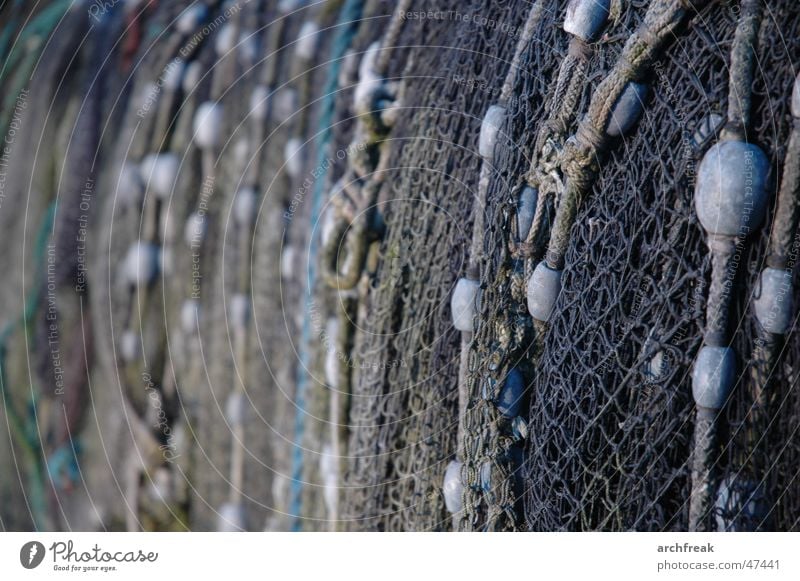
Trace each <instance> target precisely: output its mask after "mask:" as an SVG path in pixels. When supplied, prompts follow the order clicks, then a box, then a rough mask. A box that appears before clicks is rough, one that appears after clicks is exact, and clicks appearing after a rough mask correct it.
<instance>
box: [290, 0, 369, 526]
mask: <svg viewBox="0 0 800 581" xmlns="http://www.w3.org/2000/svg"><path fill="white" fill-rule="evenodd" d="M362 9H363V0H347V3H346V4H345V5H344V7H343V8H342V12H341V14H340V16H339V21H338V22H337V24H336V26H337V28H338V27H342V28H341V29H340V30H339V32H338V34H337V36H336V38H335V39H334V42H333V49H332V51H331V57H330V62H331V65H330V69H329V71H328V79H327V81H326V83H325V88H324V92H323V94H324V98H323V100H322V103H321V107H322V111H321V114H320V120H319V126H320V128H321V130H320V132H319V134H318V136H317V161H318V167H324V162H325V159H326V156H327V149H328V144H329V142H330V140H331V134H332V129H333V128H332V123H333V114H334V110H335V99H336V91H337V88H338V85H339V69H340V68H341V65H342V59H343V58H344V55H345V52H346V51H347V49H348V48H349V47H350V43H351V42H352V40H353V37H354V36H355V33H356V30H357V29H358V26H359V19H360V18H361V12H362ZM324 186H325V180H324V176H320V177H319V178H317V181H316V182H315V184H314V189H313V191H312V194H311V218H310V223H311V224H312V225H314V224H317V223H318V222H319V218H320V215H321V212H322V206H323V188H324ZM317 245H318V241H317V237H316V236H312V237H311V240H310V242H309V251H308V256H309V261H308V275H307V280H306V289H307V291H308V299H309V301H310V300H311V299H312V295H313V292H314V287H315V285H316V264H315V262H314V259H315V257H316V255H317ZM311 327H312V321H311V316H310V314H309V312H308V309H305V310H304V316H303V327H302V335H301V340H300V341H301V342H300V350H299V351H300V362H299V365H298V367H297V393H296V395H295V406H296V413H295V437H294V448H293V449H292V484H291V489H290V496H289V515H290V519H291V523H290V526H291V530H293V531H300V530H302V522H301V513H302V509H303V506H302V493H303V484H304V483H303V464H304V461H303V460H304V459H303V447H302V442H303V435H304V431H305V419H306V418H305V416H306V390H307V389H308V380H309V378H308V370H309V366H310V365H311V334H312V328H311Z"/></svg>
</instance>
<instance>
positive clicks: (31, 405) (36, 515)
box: [0, 202, 56, 530]
mask: <svg viewBox="0 0 800 581" xmlns="http://www.w3.org/2000/svg"><path fill="white" fill-rule="evenodd" d="M55 213H56V203H55V202H53V203H52V204H50V206H49V207H48V209H47V211H46V212H45V215H44V218H43V220H42V225H41V226H40V227H39V232H38V233H37V235H36V244H35V245H34V264H37V265H41V264H44V262H45V252H46V249H47V240H48V238H49V236H50V232H51V231H52V229H53V220H54V218H55ZM43 271H44V269H42V268H39V269H38V270H37V272H39V273H40V275H39V277H36V280H35V281H34V284H33V288H32V289H31V291H30V293H29V294H28V297H27V300H26V305H25V310H24V311H23V313H22V316H21V317H19V318H18V319H16V320H13V321H10V322H9V323H6V325H5V327H4V328H3V330H2V332H0V392H2V396H3V404H4V407H5V410H6V416H7V417H8V418H9V419H10V421H11V424H12V426H13V428H14V431H15V432H16V434H17V437H18V441H19V443H20V444H21V445H22V450H23V452H24V453H25V457H26V459H27V461H28V464H29V469H30V490H29V496H30V503H31V512H32V516H33V521H34V526H35V527H36V530H42V529H43V525H44V523H45V521H46V511H47V503H46V502H45V492H44V474H43V470H42V462H41V460H42V456H43V454H42V446H41V441H40V439H39V438H38V432H37V429H36V416H35V413H34V411H35V409H36V396H35V395H34V391H33V386H31V390H30V392H31V397H30V400H29V402H28V413H27V414H25V416H26V418H25V419H23V417H22V416H21V415H20V414H19V413H17V411H16V409H14V402H13V401H12V400H11V393H10V392H9V390H8V389H6V385H7V382H6V356H7V355H8V341H9V339H10V338H11V336H12V335H13V333H14V332H15V330H16V329H17V327H18V326H22V328H23V329H25V331H26V335H27V330H28V329H29V327H30V324H31V321H32V320H33V316H34V314H35V313H36V308H37V305H38V303H39V298H40V297H39V290H40V289H41V288H42V285H41V282H42V278H41V277H42V276H43V274H42V273H43Z"/></svg>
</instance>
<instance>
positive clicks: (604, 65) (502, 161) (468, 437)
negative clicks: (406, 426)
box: [459, 2, 644, 530]
mask: <svg viewBox="0 0 800 581" xmlns="http://www.w3.org/2000/svg"><path fill="white" fill-rule="evenodd" d="M643 5H644V3H641V2H635V3H631V5H630V6H629V8H628V10H626V11H624V12H623V13H622V14H621V15H620V19H619V20H618V21H617V22H616V23H615V25H613V26H612V28H611V29H610V30H609V32H608V34H607V35H606V36H604V37H603V39H602V41H601V42H600V43H598V44H597V46H596V47H595V48H594V51H593V53H592V54H591V56H590V57H589V64H588V67H587V70H588V73H587V75H586V78H585V79H584V80H583V88H582V90H581V91H580V95H579V97H578V101H577V103H578V104H577V107H576V111H575V114H574V115H572V117H571V120H570V122H569V123H570V125H569V126H568V127H565V128H564V129H565V137H566V136H567V135H569V133H571V132H572V131H574V130H575V123H576V122H577V120H578V119H579V116H580V115H579V112H580V111H583V110H585V109H586V107H587V105H588V99H589V98H590V96H591V92H592V90H593V88H594V86H596V84H597V83H598V82H599V81H600V80H601V79H602V78H603V75H604V73H605V71H607V70H608V68H610V66H611V65H612V64H613V62H614V61H615V59H616V55H617V54H618V51H619V48H620V47H621V40H622V39H624V38H625V37H626V36H627V34H628V31H630V30H631V29H632V28H633V27H635V25H636V23H637V22H638V18H639V17H640V13H641V10H642V6H643ZM563 18H564V6H563V5H560V4H559V3H558V2H545V3H544V4H543V6H542V13H541V17H540V20H539V21H538V23H537V25H536V27H535V29H534V33H533V39H534V40H533V41H532V42H531V45H530V47H528V49H527V50H525V51H524V52H523V54H522V60H521V63H520V67H519V72H518V74H517V78H516V79H515V82H514V90H513V96H512V97H511V98H510V99H509V102H508V112H509V114H508V117H507V122H506V125H505V127H504V129H503V131H504V133H505V134H506V135H507V136H508V142H507V143H504V144H503V146H502V147H498V149H497V152H496V154H495V155H496V157H495V164H494V168H493V169H494V175H493V177H492V182H491V184H490V188H489V194H488V199H487V204H486V225H487V227H486V232H485V233H484V248H485V256H486V258H485V260H484V263H483V264H482V266H481V299H480V311H479V320H478V322H477V329H476V334H475V338H474V340H473V342H472V345H471V346H470V355H469V369H468V404H467V411H466V419H465V436H464V439H465V442H464V450H465V460H464V464H465V467H464V472H463V477H464V480H465V496H464V498H465V506H464V512H463V514H462V515H461V520H460V524H459V528H461V529H464V530H520V529H524V528H525V522H524V514H523V506H522V502H521V499H522V496H523V489H524V488H527V486H528V483H526V482H525V480H524V478H523V469H522V457H523V447H524V439H525V434H524V428H523V429H522V430H520V429H519V427H515V426H514V425H513V424H512V423H511V422H509V421H508V420H506V419H503V418H502V416H501V414H500V413H499V412H498V410H497V408H496V406H495V401H496V398H497V396H498V390H499V388H500V386H502V385H503V384H504V382H506V381H507V380H508V378H509V374H510V373H517V372H519V373H520V374H521V375H522V376H523V377H524V382H525V384H526V386H528V387H527V388H526V390H525V395H524V398H523V402H524V403H523V404H522V407H523V409H525V408H526V407H527V405H528V404H527V402H528V401H529V399H528V398H529V394H530V393H531V391H532V390H531V388H530V383H531V381H532V379H533V377H535V376H536V374H537V371H536V369H535V361H536V354H535V352H536V348H535V332H534V329H533V326H532V324H531V320H530V317H529V315H528V312H527V306H526V303H525V280H526V276H527V274H528V272H526V270H525V267H524V265H523V261H522V255H521V254H520V253H515V252H512V248H513V244H512V240H513V237H514V233H513V232H512V230H513V228H512V216H513V215H514V212H515V207H516V203H517V198H518V197H519V195H520V191H521V189H522V187H523V186H524V178H525V176H526V174H527V173H528V170H529V168H530V165H531V157H532V155H533V154H532V148H533V146H534V142H535V140H536V134H537V132H538V131H539V128H540V127H541V126H542V124H543V123H545V120H546V119H547V117H548V115H549V113H548V112H549V111H550V110H551V108H552V107H554V106H555V104H554V103H552V100H553V95H554V94H555V92H556V90H557V82H556V79H557V77H558V71H559V67H560V65H561V62H562V60H563V58H564V56H565V54H566V52H567V43H568V41H569V37H568V35H567V34H565V33H564V32H563V31H562V30H561V24H562V22H563ZM549 215H550V216H551V215H552V206H551V209H550V212H549ZM546 219H547V218H546ZM526 415H527V413H526V412H525V413H523V414H522V417H523V418H524V416H526ZM531 433H533V432H531Z"/></svg>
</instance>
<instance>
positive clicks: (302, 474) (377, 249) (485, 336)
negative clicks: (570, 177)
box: [0, 0, 800, 531]
mask: <svg viewBox="0 0 800 581" xmlns="http://www.w3.org/2000/svg"><path fill="white" fill-rule="evenodd" d="M745 3H746V2H745ZM581 4H582V3H581V2H572V3H570V2H566V1H563V0H536V1H533V2H529V1H523V2H520V1H503V2H489V1H466V2H465V1H456V0H452V1H446V2H441V3H439V4H438V5H437V6H436V7H435V8H432V7H430V6H428V5H427V4H425V3H419V2H414V1H409V0H397V1H391V0H324V1H320V2H303V1H300V0H281V1H279V2H278V1H266V0H250V1H249V2H244V1H242V0H240V1H239V2H234V1H227V2H223V1H212V0H204V1H199V0H197V1H195V2H189V1H186V2H183V1H181V2H163V1H158V0H149V1H148V0H140V1H130V0H128V1H118V2H99V1H94V2H89V1H82V2H81V1H77V0H51V1H49V2H46V3H37V4H35V5H31V3H29V2H22V1H14V0H9V1H7V2H5V3H3V4H2V5H1V6H0V63H2V67H1V68H0V83H2V86H3V88H4V91H3V97H2V102H0V127H1V128H2V131H3V135H4V143H3V145H2V149H0V172H1V173H0V187H1V188H2V189H0V237H2V241H3V247H4V249H5V251H4V252H2V253H0V268H1V269H2V272H3V273H4V277H3V281H2V283H0V382H1V384H0V388H2V396H3V397H2V411H3V418H4V421H3V422H2V423H3V424H4V426H3V428H2V429H0V468H2V469H1V470H0V528H2V529H3V530H34V529H37V530H66V529H69V530H125V529H128V530H139V529H144V530H238V529H245V530H303V531H317V530H322V531H327V530H367V531H388V530H400V531H429V530H436V531H441V530H444V531H450V530H534V531H556V530H688V529H689V528H692V527H695V525H694V524H691V523H690V516H689V506H690V497H691V496H692V477H691V472H692V457H693V454H695V450H694V448H695V445H694V441H695V440H694V434H695V427H696V426H695V424H696V410H695V408H696V406H695V402H694V400H693V397H692V369H693V366H694V363H695V360H696V358H697V354H698V351H699V349H700V348H701V346H702V345H703V334H704V329H705V328H706V322H705V319H706V303H707V300H708V295H709V285H710V277H711V267H712V263H711V254H710V251H709V247H708V244H707V238H706V234H705V232H704V230H703V228H702V226H701V225H700V223H699V221H698V218H697V215H696V214H695V204H694V196H695V183H696V175H697V171H698V169H697V168H698V165H699V163H700V160H701V159H702V158H703V155H704V154H705V153H706V152H707V151H708V149H709V147H711V146H712V145H713V144H714V143H716V142H717V140H718V139H719V137H720V132H721V129H722V126H723V124H724V118H725V116H726V107H727V106H728V98H729V94H730V87H729V84H730V81H729V76H730V64H731V50H732V46H733V44H734V36H735V33H736V29H737V26H738V25H739V24H740V19H741V15H742V8H743V6H742V5H740V3H739V2H738V1H736V0H730V1H717V2H699V1H698V2H689V1H687V2H685V3H680V2H677V1H670V0H652V1H645V0H631V1H625V0H622V1H617V0H611V1H609V2H603V1H600V2H599V3H598V4H599V5H603V6H606V11H607V13H608V18H607V23H606V24H605V26H604V28H603V32H602V34H600V35H598V37H597V38H595V39H592V41H591V42H588V43H584V44H582V45H581V47H580V50H579V51H578V52H576V49H575V48H574V43H572V42H571V36H570V34H568V33H567V32H565V30H564V26H563V24H564V21H565V18H567V17H568V14H569V13H570V11H572V10H575V9H576V8H575V7H576V6H579V5H581ZM583 4H585V3H583ZM743 4H744V3H743ZM758 4H761V3H758ZM672 6H680V7H681V9H680V11H682V12H681V14H682V16H681V20H680V23H679V25H678V26H677V28H676V29H675V31H674V32H673V33H670V34H669V38H668V39H667V41H666V42H665V43H664V46H663V48H662V49H661V50H659V51H658V52H657V53H656V56H655V59H654V62H653V63H652V66H650V67H648V68H647V70H646V71H645V72H644V73H643V74H642V75H641V78H637V79H636V80H637V82H639V83H642V84H644V85H647V87H648V91H647V92H646V94H645V96H644V98H643V100H642V105H643V107H642V112H641V115H640V118H638V120H637V122H636V124H635V125H634V126H633V127H632V128H630V129H629V130H627V131H625V132H624V133H623V135H622V136H619V137H616V138H615V139H613V140H611V141H610V142H608V143H607V144H606V145H607V147H606V149H605V150H604V151H603V152H602V155H601V156H598V171H597V172H596V175H595V177H594V179H593V180H592V182H591V183H590V184H589V188H588V192H587V195H586V196H585V199H584V200H583V203H582V204H580V206H579V207H578V209H577V214H576V218H575V222H574V224H573V225H572V226H571V228H570V229H569V231H568V234H569V244H568V247H567V251H566V254H565V257H564V267H563V275H562V283H561V292H560V293H559V295H558V299H557V301H556V304H555V307H554V309H553V312H552V315H551V316H550V319H549V321H548V322H547V323H546V324H542V323H540V322H538V321H537V322H534V320H533V319H532V318H531V317H530V315H529V313H528V306H527V304H526V291H525V285H526V281H527V279H528V277H529V276H530V271H531V269H532V267H533V266H535V262H533V263H532V262H531V261H532V260H533V259H541V258H542V256H541V253H542V251H543V248H544V247H545V246H546V239H537V240H534V241H533V245H532V246H526V245H524V244H520V243H519V240H517V236H518V229H519V221H520V217H519V210H518V207H519V205H520V202H519V200H520V196H521V192H522V191H523V189H524V188H525V186H526V183H527V180H529V179H530V176H531V171H532V170H531V167H532V165H533V166H536V164H537V163H539V162H540V161H541V157H540V156H541V151H539V148H540V147H541V139H542V135H545V136H548V135H549V136H550V138H551V140H550V141H548V142H547V144H548V145H553V147H554V149H553V150H555V151H561V150H562V148H564V147H565V143H567V142H568V140H569V139H570V138H571V137H573V136H574V134H575V133H576V132H577V131H578V128H579V124H580V123H581V121H582V120H583V119H585V118H586V116H587V115H588V113H589V111H590V105H591V104H592V98H593V96H594V95H596V94H597V91H598V87H599V86H600V85H601V83H602V82H603V81H604V79H606V78H607V77H608V76H609V74H610V72H611V71H612V70H613V69H614V68H615V66H618V63H619V62H620V61H621V56H622V55H623V52H624V47H625V45H626V42H628V41H629V39H630V38H631V36H632V35H633V34H634V32H635V31H637V30H639V29H641V27H642V26H643V23H646V22H647V16H646V14H647V13H648V10H662V9H663V10H667V9H668V8H670V7H672ZM760 8H761V18H760V20H759V22H758V29H757V34H756V36H755V40H754V41H753V42H752V43H751V45H752V46H751V48H752V52H753V55H754V62H755V67H754V74H753V82H752V87H751V89H752V107H751V113H750V114H751V122H750V127H749V129H748V132H747V141H748V142H750V143H754V144H757V145H758V146H759V147H760V148H761V149H762V150H763V151H764V152H765V153H766V155H767V158H768V160H769V165H770V169H769V176H770V180H769V185H768V187H767V191H768V193H769V205H768V207H767V211H766V219H765V220H764V222H763V223H762V224H760V225H759V226H758V228H757V229H756V230H755V231H754V232H753V233H752V234H751V235H750V236H749V237H748V239H747V244H746V245H744V246H743V251H742V254H741V257H740V259H739V263H738V269H737V270H736V273H735V282H734V284H733V286H732V291H731V292H732V299H731V300H732V304H731V307H730V313H729V328H730V329H731V333H730V336H731V341H730V344H731V346H732V347H733V348H734V350H735V352H736V354H737V359H738V366H737V381H736V386H735V388H734V390H733V392H732V395H731V397H730V398H728V400H727V402H726V404H725V406H724V407H723V408H722V409H721V410H720V411H719V413H718V417H717V419H716V421H717V424H718V438H717V445H716V448H715V450H714V453H713V454H712V458H711V463H712V465H713V471H712V472H711V474H712V480H713V481H712V482H709V483H708V486H710V487H711V488H713V491H714V492H713V494H712V496H713V502H712V506H711V507H710V510H709V511H708V513H707V514H704V515H702V526H701V527H700V528H706V529H709V530H781V531H783V530H796V529H797V528H798V526H800V481H798V475H799V474H798V471H799V470H800V468H799V466H800V457H798V455H799V454H800V435H798V428H799V427H800V399H798V389H797V387H798V386H797V382H798V380H800V377H799V375H800V371H799V370H800V339H798V334H797V332H796V331H795V325H794V322H795V320H796V316H795V313H794V312H792V313H791V314H792V324H791V325H790V328H789V331H788V332H787V333H786V334H785V335H784V336H782V337H777V336H767V338H768V339H769V340H770V342H771V344H773V345H774V350H773V351H771V352H770V353H771V355H770V356H769V357H766V358H764V357H762V356H761V355H760V354H759V353H760V352H758V351H757V349H758V345H759V343H758V342H759V340H762V339H763V338H764V337H765V335H764V332H763V329H761V328H760V326H759V325H760V323H759V322H758V320H757V318H756V316H755V314H754V299H755V298H757V297H758V296H759V292H760V285H759V275H760V273H761V271H762V268H764V266H765V260H766V257H767V255H768V253H769V248H768V246H769V239H770V232H771V231H772V226H773V222H774V221H775V220H776V215H777V199H778V194H779V191H782V190H781V188H782V184H783V183H784V182H786V183H787V184H788V185H786V186H783V190H785V191H787V192H788V195H789V197H790V198H791V199H796V198H797V196H798V195H799V194H800V192H798V191H797V183H794V182H796V179H795V178H796V175H795V174H794V173H793V172H794V171H795V170H796V167H797V163H798V162H797V157H798V155H799V153H798V151H797V146H796V145H793V144H792V140H791V134H792V131H793V129H794V127H795V125H798V121H797V120H796V119H795V118H794V117H793V115H792V111H791V102H792V90H793V86H794V83H795V77H796V75H797V71H796V70H795V63H796V62H798V59H800V9H799V8H798V6H797V4H796V2H795V1H794V0H776V1H773V2H764V3H763V5H761V6H760ZM684 11H685V14H683V12H684ZM569 59H574V60H572V61H569ZM565 61H567V62H568V63H571V64H568V66H575V67H577V69H576V70H577V72H576V73H574V75H570V73H569V71H570V70H572V69H567V73H566V74H561V75H560V70H561V69H562V66H564V63H565ZM574 63H578V64H574ZM573 76H574V81H573V82H572V83H571V84H570V87H571V92H570V93H569V95H568V96H569V99H566V98H565V94H564V93H563V84H562V83H563V81H564V80H565V79H570V78H572V77H573ZM798 98H800V97H798ZM500 102H502V104H503V106H504V107H505V115H504V117H503V120H502V122H501V124H500V127H499V132H498V135H497V139H496V144H494V145H493V147H494V149H493V152H492V155H491V156H487V155H485V154H484V152H482V151H480V149H481V147H480V145H479V143H480V141H481V139H483V136H482V122H483V119H484V116H485V115H486V113H487V110H489V108H490V106H492V105H496V104H497V103H500ZM563 103H567V105H566V106H565V109H566V110H565V111H563V112H562V113H563V114H562V116H561V117H559V118H558V120H557V122H556V120H554V119H555V117H554V113H553V112H554V111H555V110H556V109H558V107H560V106H561V105H562V104H563ZM483 124H485V123H483ZM548 131H551V133H548ZM553 150H550V151H553ZM793 176H794V177H793ZM558 179H560V178H558ZM793 180H794V182H793ZM539 195H540V196H541V197H543V198H544V197H545V195H546V192H545V188H544V187H542V188H540V192H539ZM549 195H550V197H549V198H546V199H545V201H544V202H543V203H542V215H541V216H540V218H541V219H542V223H543V224H545V226H544V227H543V229H542V230H541V231H542V232H545V233H546V232H547V231H548V229H549V227H550V225H551V224H552V222H553V220H554V217H555V213H556V209H557V206H558V204H559V203H560V202H561V201H562V194H561V193H559V191H555V192H550V194H549ZM789 214H791V216H789V218H788V222H789V223H790V224H791V225H793V226H792V228H794V227H796V216H795V214H796V212H794V211H793V210H792V211H790V212H789ZM476 220H477V226H476V225H475V223H476ZM784 222H786V220H784ZM795 234H796V233H795V232H794V230H793V229H790V231H788V234H786V233H784V235H785V236H788V242H787V244H788V246H787V250H788V252H789V255H790V256H789V257H790V264H789V270H790V271H791V272H792V276H793V277H795V278H796V276H795V274H794V269H793V266H794V261H795V259H796V253H797V250H798V248H800V245H798V244H797V238H796V236H795ZM543 236H544V234H543ZM537 253H539V255H537ZM463 278H472V279H474V280H476V281H477V283H478V286H479V291H478V300H477V304H476V308H475V316H474V319H472V320H471V323H470V328H471V331H466V332H464V333H462V332H461V331H459V330H458V329H457V328H456V327H455V326H454V324H453V313H452V312H451V311H452V309H451V297H452V295H453V293H454V290H455V288H456V285H457V283H458V282H459V280H460V279H463ZM794 288H797V281H796V280H795V286H794ZM509 386H513V387H514V388H515V389H516V391H514V401H513V402H512V404H513V405H511V407H512V408H513V410H514V411H513V412H509V413H506V411H507V408H508V406H506V407H505V408H504V407H503V402H502V398H503V397H504V396H503V393H505V392H504V391H503V390H506V391H508V390H509V389H511V388H510V387H509ZM762 388H763V389H764V390H765V391H767V392H768V394H769V395H768V397H767V398H766V401H767V404H766V405H762V404H763V400H758V401H757V396H755V395H754V394H758V393H760V390H761V389H762ZM754 426H755V427H754ZM451 466H455V468H454V469H453V470H448V467H451ZM446 473H447V474H448V476H447V477H446ZM448 495H449V496H448Z"/></svg>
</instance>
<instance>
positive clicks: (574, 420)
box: [525, 7, 735, 531]
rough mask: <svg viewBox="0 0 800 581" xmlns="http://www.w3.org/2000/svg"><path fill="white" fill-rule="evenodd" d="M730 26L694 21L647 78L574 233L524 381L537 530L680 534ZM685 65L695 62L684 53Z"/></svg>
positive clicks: (726, 16)
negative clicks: (707, 206) (705, 182)
mask: <svg viewBox="0 0 800 581" xmlns="http://www.w3.org/2000/svg"><path fill="white" fill-rule="evenodd" d="M734 27H735V19H734V16H733V14H732V13H731V12H730V11H727V10H721V9H719V8H718V7H714V8H713V9H708V10H705V11H703V12H702V13H701V14H699V15H698V16H696V17H695V18H693V20H692V21H691V22H690V23H689V25H688V27H687V30H685V31H684V34H683V36H682V37H681V38H679V39H678V40H677V42H676V43H675V44H673V46H672V47H671V48H669V49H668V50H667V51H666V53H665V56H664V58H663V59H662V61H661V64H659V65H657V66H656V67H655V70H654V71H653V73H652V74H651V76H650V78H648V79H647V80H648V82H649V83H650V86H651V96H650V98H649V100H648V103H647V105H646V108H645V113H644V116H643V118H642V120H641V121H640V122H639V125H638V128H636V129H635V130H634V131H633V132H632V133H631V134H630V135H629V136H628V137H626V138H625V139H624V140H622V141H621V142H619V143H616V144H615V145H614V149H613V154H612V155H611V156H610V158H608V159H607V160H606V161H604V163H603V167H602V171H601V174H600V177H599V179H598V180H597V183H596V184H595V187H594V189H593V192H592V193H591V195H590V197H589V199H588V200H587V203H586V204H585V205H584V207H583V209H582V211H581V212H580V213H579V216H578V220H577V222H576V225H575V226H574V227H573V229H572V244H571V247H570V251H569V253H568V256H567V264H566V268H565V271H564V278H563V290H562V292H561V295H560V296H559V299H558V303H557V305H556V310H555V312H554V315H553V317H552V318H551V323H552V324H551V327H550V328H549V330H548V331H547V333H546V335H545V337H544V345H543V350H542V354H541V359H540V361H539V364H538V369H537V372H536V375H535V377H534V381H533V393H532V403H531V418H530V441H529V442H528V447H527V451H526V452H527V457H526V475H527V479H526V490H525V505H526V517H527V521H528V525H529V527H530V528H531V529H534V530H547V531H549V530H629V529H636V530H671V529H677V530H685V529H686V527H687V515H688V509H687V506H688V503H687V500H688V497H689V478H688V476H689V470H688V461H689V458H690V454H691V452H692V451H691V439H692V433H693V428H694V426H693V423H694V420H693V418H694V414H693V409H694V403H693V400H692V396H691V366H692V363H693V359H694V357H695V355H696V353H697V350H698V349H699V347H700V345H701V343H702V331H703V325H704V322H703V321H704V312H705V297H706V278H707V276H708V273H709V262H708V259H707V255H708V251H707V248H706V245H705V235H704V233H703V231H702V229H701V228H700V227H699V225H698V222H697V220H696V217H695V213H694V205H693V202H692V199H693V193H694V188H693V177H694V169H695V166H696V164H697V162H698V160H699V159H700V157H701V155H702V152H703V151H704V150H705V148H706V147H707V146H708V145H709V144H710V143H713V142H714V141H715V136H714V134H713V130H711V131H708V128H709V127H714V125H715V122H714V120H715V119H716V118H715V117H711V115H712V114H714V113H716V114H723V115H724V106H725V103H726V99H727V92H726V85H727V76H726V75H727V73H726V71H727V68H726V62H727V59H728V52H729V47H730V42H731V39H732V34H733V30H734ZM687 55H691V57H690V58H689V57H687Z"/></svg>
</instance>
